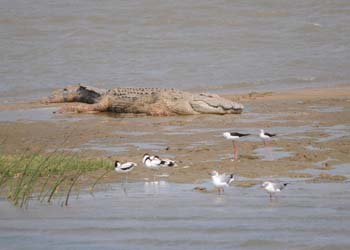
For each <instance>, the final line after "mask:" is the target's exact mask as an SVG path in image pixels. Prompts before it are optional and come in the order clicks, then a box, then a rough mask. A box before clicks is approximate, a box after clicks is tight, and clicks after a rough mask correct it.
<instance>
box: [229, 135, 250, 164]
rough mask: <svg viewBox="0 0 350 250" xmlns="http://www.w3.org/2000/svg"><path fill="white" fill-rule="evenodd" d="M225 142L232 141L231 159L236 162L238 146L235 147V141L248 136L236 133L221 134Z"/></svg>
mask: <svg viewBox="0 0 350 250" xmlns="http://www.w3.org/2000/svg"><path fill="white" fill-rule="evenodd" d="M222 135H223V136H224V137H225V138H226V139H227V140H230V141H232V144H233V158H232V160H238V146H237V145H236V140H238V139H239V138H241V137H244V136H248V135H250V134H242V133H238V132H225V133H223V134H222Z"/></svg>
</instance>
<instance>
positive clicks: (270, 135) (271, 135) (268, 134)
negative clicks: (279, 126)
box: [265, 132, 276, 137]
mask: <svg viewBox="0 0 350 250" xmlns="http://www.w3.org/2000/svg"><path fill="white" fill-rule="evenodd" d="M265 135H267V136H269V137H274V136H276V134H270V133H267V132H265Z"/></svg>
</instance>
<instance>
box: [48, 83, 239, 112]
mask: <svg viewBox="0 0 350 250" xmlns="http://www.w3.org/2000/svg"><path fill="white" fill-rule="evenodd" d="M43 102H45V103H62V102H74V103H72V104H68V105H66V106H64V107H63V108H62V109H61V112H116V113H145V114H148V115H158V116H165V115H194V114H240V113H241V112H242V111H243V105H242V104H240V103H236V102H233V101H230V100H228V99H225V98H223V97H220V96H218V95H215V94H192V93H189V92H184V91H180V90H176V89H161V88H115V89H110V90H105V89H98V88H93V87H89V86H84V85H75V86H69V87H67V88H64V89H59V90H56V91H54V92H53V94H52V95H51V96H50V97H47V98H45V99H44V100H43Z"/></svg>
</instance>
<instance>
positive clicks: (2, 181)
mask: <svg viewBox="0 0 350 250" xmlns="http://www.w3.org/2000/svg"><path fill="white" fill-rule="evenodd" d="M100 169H105V170H106V171H104V173H105V174H106V173H108V172H109V171H110V169H113V166H112V163H111V162H109V161H106V160H101V159H97V160H96V159H83V158H80V157H79V156H78V155H67V154H64V153H58V152H57V151H54V152H52V153H50V154H46V155H44V154H42V153H41V152H36V153H29V152H25V153H23V154H22V155H1V154H0V195H6V197H7V198H8V200H10V201H11V202H12V203H13V204H14V205H17V206H20V207H23V206H25V204H26V203H27V202H28V199H30V198H32V197H37V198H38V199H39V200H40V201H45V200H46V201H47V202H51V201H52V199H53V198H54V197H55V195H56V194H59V195H64V196H65V197H66V198H65V202H64V204H65V205H66V206H67V205H68V201H69V197H70V196H71V193H72V192H73V190H74V187H76V186H77V185H78V184H79V180H80V178H81V177H82V176H84V175H86V174H88V173H89V174H90V175H89V176H93V175H94V174H91V173H94V172H95V171H97V170H100ZM105 174H104V175H105ZM104 175H103V176H104ZM103 176H97V177H95V178H91V177H90V181H92V183H93V187H94V186H95V185H96V183H97V182H98V181H99V180H100V179H101V178H102V177H103ZM86 185H88V184H86Z"/></svg>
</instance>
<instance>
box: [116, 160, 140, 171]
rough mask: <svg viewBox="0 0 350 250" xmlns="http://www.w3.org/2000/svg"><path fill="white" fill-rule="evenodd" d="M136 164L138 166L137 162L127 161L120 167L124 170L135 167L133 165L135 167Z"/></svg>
mask: <svg viewBox="0 0 350 250" xmlns="http://www.w3.org/2000/svg"><path fill="white" fill-rule="evenodd" d="M135 166H137V164H136V163H133V162H126V163H124V164H122V165H121V167H120V169H122V170H128V169H130V168H133V167H135Z"/></svg>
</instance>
